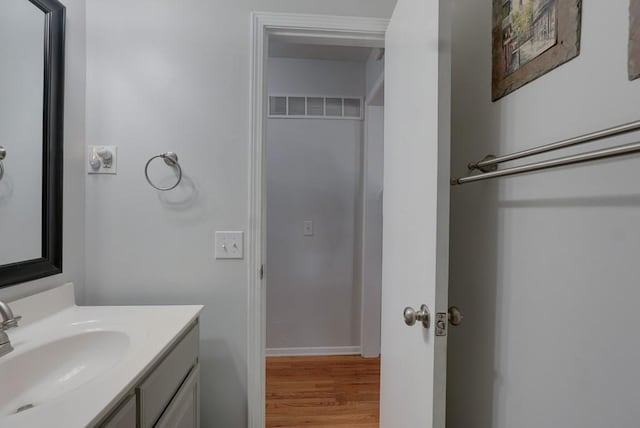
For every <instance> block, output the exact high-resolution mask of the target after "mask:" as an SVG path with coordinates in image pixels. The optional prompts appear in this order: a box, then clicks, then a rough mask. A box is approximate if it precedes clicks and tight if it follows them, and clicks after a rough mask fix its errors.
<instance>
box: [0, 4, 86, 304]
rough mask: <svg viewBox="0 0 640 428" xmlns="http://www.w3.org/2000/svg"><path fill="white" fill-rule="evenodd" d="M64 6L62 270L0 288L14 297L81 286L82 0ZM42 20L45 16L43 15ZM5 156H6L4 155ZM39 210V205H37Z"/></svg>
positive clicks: (80, 294)
mask: <svg viewBox="0 0 640 428" xmlns="http://www.w3.org/2000/svg"><path fill="white" fill-rule="evenodd" d="M64 3H65V6H66V7H67V22H66V24H67V31H66V47H65V50H66V52H65V53H66V64H65V67H66V72H65V106H64V109H65V123H64V190H63V192H64V207H63V209H64V220H63V227H64V237H63V239H64V241H63V273H62V274H61V275H55V276H51V277H48V278H44V279H41V280H37V281H32V282H28V283H24V284H20V285H16V286H13V287H8V288H3V289H2V290H0V299H3V300H14V299H18V298H22V297H25V296H28V295H30V294H34V293H37V292H39V291H42V290H45V289H48V288H51V287H55V286H56V285H60V284H62V283H65V282H68V281H73V282H75V284H76V295H77V298H78V299H79V300H80V301H82V300H83V286H84V260H85V256H84V201H85V196H84V195H85V194H84V189H85V181H84V161H83V157H84V150H85V149H84V131H85V116H84V113H85V58H86V57H85V2H84V1H82V0H65V2H64ZM43 19H44V18H43ZM7 159H8V158H7ZM36 209H37V210H40V205H38V206H37V208H36Z"/></svg>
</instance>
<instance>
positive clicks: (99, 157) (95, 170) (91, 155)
mask: <svg viewBox="0 0 640 428" xmlns="http://www.w3.org/2000/svg"><path fill="white" fill-rule="evenodd" d="M87 172H88V173H89V174H117V173H118V148H117V147H116V146H88V147H87Z"/></svg>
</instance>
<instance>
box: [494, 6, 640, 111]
mask: <svg viewBox="0 0 640 428" xmlns="http://www.w3.org/2000/svg"><path fill="white" fill-rule="evenodd" d="M634 1H636V0H634ZM581 22H582V0H493V52H492V56H493V58H492V61H493V72H492V100H493V101H497V100H499V99H500V98H502V97H504V96H506V95H508V94H510V93H511V92H513V91H515V90H517V89H519V88H521V87H522V86H524V85H526V84H528V83H530V82H532V81H534V80H536V79H537V78H539V77H541V76H543V75H545V74H546V73H548V72H550V71H552V70H553V69H555V68H556V67H559V66H560V65H562V64H564V63H566V62H567V61H570V60H571V59H573V58H575V57H577V56H578V55H579V54H580V35H581Z"/></svg>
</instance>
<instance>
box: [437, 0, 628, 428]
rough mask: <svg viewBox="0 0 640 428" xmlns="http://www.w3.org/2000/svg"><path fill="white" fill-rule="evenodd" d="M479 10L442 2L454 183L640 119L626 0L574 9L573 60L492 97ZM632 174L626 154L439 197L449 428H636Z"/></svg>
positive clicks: (485, 11)
mask: <svg viewBox="0 0 640 428" xmlns="http://www.w3.org/2000/svg"><path fill="white" fill-rule="evenodd" d="M491 3H492V2H490V1H482V2H481V1H477V0H457V1H455V3H454V5H455V18H454V39H453V159H452V169H453V174H454V175H455V174H457V175H461V174H465V173H466V171H465V165H466V164H467V163H468V162H469V161H472V160H477V159H480V158H482V157H483V156H484V155H485V154H487V153H509V152H512V151H515V150H520V149H525V148H528V147H533V146H537V145H540V144H545V143H549V142H552V141H555V140H558V139H562V138H566V137H572V136H576V135H579V134H583V133H586V132H589V131H593V130H598V129H601V128H605V127H608V126H612V125H616V124H620V123H624V122H628V121H632V120H638V119H640V117H639V111H640V110H639V109H638V104H639V102H640V81H635V82H629V81H628V80H627V38H628V7H629V4H628V2H627V1H607V2H605V1H597V0H584V1H583V9H584V19H583V32H582V53H581V55H580V57H578V58H577V59H576V60H574V61H572V62H570V63H568V64H566V65H564V66H562V67H560V68H559V69H557V70H555V71H553V72H552V73H551V74H548V75H546V76H544V77H542V78H540V79H538V80H537V81H535V82H534V83H531V84H529V85H528V86H526V87H524V88H522V89H520V90H518V91H517V92H515V93H513V94H511V95H509V96H508V97H506V98H504V99H502V100H500V101H499V102H497V103H491V101H490V97H491V94H490V86H491V85H490V84H491V63H490V61H491ZM637 138H638V136H637V135H636V136H635V138H634V137H633V136H628V137H624V138H619V139H617V140H614V141H611V142H609V143H608V144H617V143H622V142H627V141H633V140H634V139H635V140H637ZM600 145H601V144H595V145H593V148H595V147H599V146H600ZM589 148H592V147H588V148H587V147H583V148H582V149H581V150H585V149H586V150H588V149H589ZM569 152H572V151H569ZM638 171H640V159H638V158H633V157H630V158H629V157H628V158H624V159H621V160H611V161H605V162H599V163H594V164H589V165H587V166H579V167H571V168H565V169H562V170H556V171H550V172H545V173H541V174H535V175H529V176H524V177H519V178H511V179H503V180H500V181H496V182H485V183H479V184H475V185H469V186H465V187H462V188H453V189H452V218H451V286H450V303H451V304H457V305H460V306H461V307H462V308H463V310H464V311H465V315H466V317H465V321H464V326H462V327H460V328H457V329H453V330H452V331H451V334H450V337H449V373H448V375H449V377H448V381H449V385H448V390H449V392H448V409H449V411H448V426H449V427H450V428H487V427H494V428H513V427H518V428H533V427H583V428H601V427H604V426H615V427H620V428H633V427H637V426H638V420H640V407H638V405H637V403H638V384H640V373H639V372H638V370H637V362H638V361H639V360H640V337H639V336H638V334H637V331H636V330H637V328H636V327H637V326H638V325H640V313H639V312H638V311H637V310H636V307H635V305H636V302H637V301H638V300H639V299H640V287H638V277H639V276H640V266H639V264H638V254H640V228H639V227H638V220H639V219H640V192H639V191H638V186H637V184H638Z"/></svg>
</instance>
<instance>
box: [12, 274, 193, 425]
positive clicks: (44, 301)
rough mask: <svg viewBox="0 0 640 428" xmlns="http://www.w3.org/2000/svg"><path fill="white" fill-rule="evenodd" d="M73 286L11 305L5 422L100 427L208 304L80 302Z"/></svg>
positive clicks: (46, 292) (67, 285)
mask: <svg viewBox="0 0 640 428" xmlns="http://www.w3.org/2000/svg"><path fill="white" fill-rule="evenodd" d="M74 294H75V292H74V289H73V285H72V284H66V285H64V286H61V287H57V288H54V289H51V290H48V291H45V292H42V293H39V294H35V295H33V296H29V297H26V298H24V299H20V300H16V301H13V302H10V303H9V304H10V306H11V308H12V309H13V313H14V314H16V315H21V316H22V320H21V321H20V326H19V327H18V328H13V329H11V330H9V331H8V332H7V334H8V335H9V339H10V340H11V344H12V345H13V347H14V350H13V352H11V353H9V354H7V355H4V356H2V357H0V427H1V428H40V427H43V428H44V427H64V428H86V427H88V426H97V425H99V424H100V423H101V422H102V421H104V419H105V418H106V417H107V416H108V415H109V413H110V412H111V411H112V410H113V409H115V407H116V406H117V405H118V404H119V403H121V402H122V400H123V399H124V398H125V397H126V396H127V395H128V394H130V393H131V392H132V389H133V388H134V387H135V386H136V385H137V383H139V382H140V380H141V377H142V376H143V374H144V373H145V372H146V371H147V370H149V369H150V368H151V367H153V366H154V365H155V364H156V363H157V362H158V361H159V359H160V357H161V355H162V354H163V352H164V351H166V350H168V349H169V348H170V347H171V345H172V343H173V342H174V341H176V340H178V338H179V337H180V335H181V334H182V333H183V332H184V331H185V330H186V329H187V328H188V326H189V325H190V324H191V323H193V321H194V320H195V319H197V317H198V314H199V313H200V311H201V310H202V306H126V307H125V306H101V307H98V306H85V307H83V306H77V305H76V304H75V301H74Z"/></svg>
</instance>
